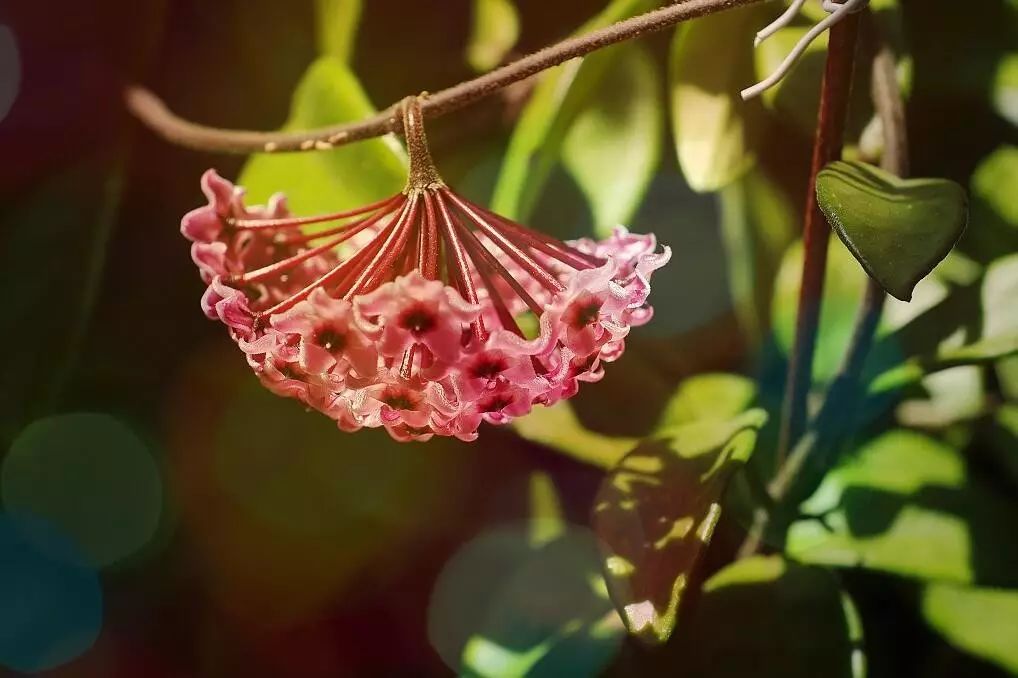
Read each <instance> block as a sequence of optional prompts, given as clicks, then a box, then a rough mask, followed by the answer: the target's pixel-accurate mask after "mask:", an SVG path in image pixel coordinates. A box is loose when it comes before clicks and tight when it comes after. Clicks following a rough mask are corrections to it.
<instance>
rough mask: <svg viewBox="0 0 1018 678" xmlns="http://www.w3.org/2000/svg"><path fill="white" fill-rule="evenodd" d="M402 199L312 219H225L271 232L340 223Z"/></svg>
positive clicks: (232, 223) (398, 196) (235, 224)
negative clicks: (293, 227) (274, 229)
mask: <svg viewBox="0 0 1018 678" xmlns="http://www.w3.org/2000/svg"><path fill="white" fill-rule="evenodd" d="M400 197H402V196H401V195H394V196H393V197H391V198H386V199H385V200H379V201H378V202H373V203H371V204H370V205H364V206H363V207H357V208H355V209H352V210H347V211H345V212H333V213H331V214H317V215H315V216H311V217H281V218H279V219H233V218H229V217H227V218H226V219H224V221H225V222H226V224H227V225H228V226H232V227H233V228H236V229H240V230H248V231H260V230H269V229H273V228H288V227H291V226H307V225H309V224H321V223H325V222H327V221H338V220H340V219H346V218H347V217H355V216H357V215H359V214H366V213H368V212H374V211H375V210H376V209H380V208H382V207H386V206H388V205H390V204H391V203H393V202H395V201H396V200H397V199H399V198H400Z"/></svg>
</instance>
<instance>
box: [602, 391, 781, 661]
mask: <svg viewBox="0 0 1018 678" xmlns="http://www.w3.org/2000/svg"><path fill="white" fill-rule="evenodd" d="M766 419H767V415H766V413H765V412H764V411H763V410H750V411H748V412H744V413H743V414H742V415H740V416H738V417H735V418H732V419H727V420H723V419H707V420H702V421H697V422H694V423H689V424H685V425H683V426H679V427H677V428H672V429H670V430H669V431H668V437H667V438H660V439H650V440H646V441H644V442H643V443H641V444H640V445H639V446H638V447H637V448H636V449H635V450H633V451H632V452H630V453H629V454H627V455H626V456H625V457H624V458H623V459H622V461H620V462H619V464H618V466H616V467H615V468H614V469H612V471H611V472H610V473H609V474H608V475H607V476H606V477H605V479H604V481H603V482H602V484H601V489H600V490H599V492H598V495H597V498H596V499H595V502H594V514H593V522H594V530H595V531H596V532H597V535H598V538H599V540H600V543H601V546H602V552H603V554H604V573H605V579H606V582H607V584H608V591H609V593H610V594H611V598H612V601H613V602H614V603H615V607H616V608H617V609H618V611H619V614H620V615H621V616H622V619H623V622H624V623H625V625H626V628H627V630H628V631H629V633H631V634H633V635H635V636H636V637H637V638H639V639H641V640H643V641H645V642H648V643H663V642H665V641H666V640H668V638H669V637H670V636H671V634H672V631H673V630H674V628H675V623H676V619H677V616H678V611H679V604H680V603H681V601H682V598H683V595H684V594H685V590H686V586H687V584H688V582H689V578H690V576H691V574H692V572H693V569H694V568H695V566H696V564H697V562H698V561H699V558H700V555H701V553H702V552H703V550H704V549H705V547H706V545H707V544H708V543H709V542H710V539H711V537H712V536H713V534H714V528H715V527H716V526H717V521H718V519H719V517H720V515H721V503H720V501H721V494H722V493H723V492H724V490H725V487H726V485H727V482H728V479H729V478H730V477H731V474H732V473H733V472H734V471H735V470H736V469H737V468H739V467H741V466H742V465H743V464H744V463H745V462H746V461H747V460H748V459H749V457H750V455H751V454H752V452H753V448H754V445H755V444H756V437H757V432H758V431H759V430H760V428H761V427H762V426H763V424H764V422H765V421H766Z"/></svg>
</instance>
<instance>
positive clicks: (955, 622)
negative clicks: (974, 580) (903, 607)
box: [922, 584, 1018, 673]
mask: <svg viewBox="0 0 1018 678" xmlns="http://www.w3.org/2000/svg"><path fill="white" fill-rule="evenodd" d="M922 610H923V617H924V618H925V619H926V621H927V622H928V623H929V624H930V626H932V627H933V628H935V629H936V630H937V631H938V632H939V633H940V634H941V635H942V636H944V638H946V639H947V640H948V642H950V643H951V644H952V645H954V646H956V647H958V648H959V649H961V650H964V651H965V652H969V653H971V654H973V655H975V656H977V657H980V658H982V659H986V660H987V661H991V662H993V663H994V664H996V665H998V666H1000V667H1002V668H1004V669H1005V670H1007V671H1010V672H1012V673H1018V626H1016V624H1015V622H1016V620H1018V591H1015V590H1003V589H987V588H967V587H963V586H955V585H950V584H935V585H932V586H928V587H926V590H925V591H924V592H923V600H922Z"/></svg>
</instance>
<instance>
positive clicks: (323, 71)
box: [237, 57, 406, 214]
mask: <svg viewBox="0 0 1018 678" xmlns="http://www.w3.org/2000/svg"><path fill="white" fill-rule="evenodd" d="M373 112H374V108H373V107H372V105H371V102H370V101H369V100H368V98H367V95H366V94H365V93H364V90H363V88H362V87H361V85H360V83H359V82H358V80H357V78H356V76H355V75H354V74H353V73H352V72H351V71H350V70H349V69H348V68H347V67H346V66H344V65H343V64H342V63H341V62H339V61H338V60H336V59H335V58H332V57H322V58H321V59H319V60H318V61H316V62H315V63H313V64H312V65H311V67H310V68H309V69H308V72H307V74H306V75H305V76H304V79H303V80H302V81H301V83H300V85H299V86H298V87H297V90H296V92H295V93H294V98H293V108H292V111H291V113H290V119H289V120H288V121H287V123H286V126H285V128H284V129H288V130H299V129H310V128H314V127H321V126H325V125H333V124H336V123H341V122H344V121H347V120H358V119H360V118H363V117H365V116H367V115H370V114H371V113H373ZM405 167H406V158H405V153H404V152H403V150H402V148H401V147H400V146H399V143H398V142H397V141H395V140H394V139H392V138H389V137H384V138H381V139H369V140H367V141H360V142H357V143H355V144H348V145H345V146H340V147H339V148H337V149H335V150H331V151H319V152H313V153H289V154H285V155H267V154H262V155H255V156H252V157H251V159H250V160H249V161H248V163H247V165H246V166H245V168H244V171H243V172H242V173H241V177H240V179H239V180H238V182H237V183H239V184H241V185H243V186H244V187H245V188H247V190H248V195H249V196H250V199H251V201H252V202H264V201H266V200H267V199H268V198H269V196H271V195H272V194H273V193H275V192H277V191H282V192H284V193H286V196H287V199H288V201H289V205H290V207H291V209H293V211H294V212H295V213H297V214H316V213H322V212H329V211H338V210H343V209H351V208H353V207H358V206H360V205H364V204H367V203H369V202H372V201H375V200H380V199H381V198H384V197H386V196H389V195H393V194H395V193H396V192H398V191H399V190H401V189H402V188H403V185H404V183H405V182H406V169H405Z"/></svg>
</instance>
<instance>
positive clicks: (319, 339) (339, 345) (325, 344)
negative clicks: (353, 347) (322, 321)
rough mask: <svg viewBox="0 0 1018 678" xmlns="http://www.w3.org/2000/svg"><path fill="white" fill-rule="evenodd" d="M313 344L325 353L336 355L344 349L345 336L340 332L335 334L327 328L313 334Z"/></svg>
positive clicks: (334, 331) (333, 330)
mask: <svg viewBox="0 0 1018 678" xmlns="http://www.w3.org/2000/svg"><path fill="white" fill-rule="evenodd" d="M315 343H316V344H318V345H319V346H321V347H322V348H324V349H325V350H326V351H330V352H332V353H338V352H339V351H342V350H343V348H344V347H346V335H345V334H344V333H342V332H337V331H336V330H335V329H333V328H331V327H327V328H324V329H322V330H319V331H318V333H317V334H315Z"/></svg>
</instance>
